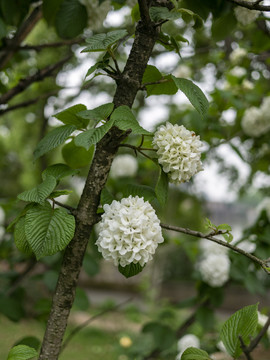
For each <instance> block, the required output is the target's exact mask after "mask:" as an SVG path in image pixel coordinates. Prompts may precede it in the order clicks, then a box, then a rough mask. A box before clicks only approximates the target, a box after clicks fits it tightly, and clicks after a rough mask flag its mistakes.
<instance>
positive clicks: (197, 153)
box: [153, 122, 203, 184]
mask: <svg viewBox="0 0 270 360" xmlns="http://www.w3.org/2000/svg"><path fill="white" fill-rule="evenodd" d="M153 147H154V149H157V155H158V162H159V163H160V164H161V165H162V167H163V170H164V172H166V173H168V176H169V180H170V182H172V183H174V184H180V183H182V182H185V181H189V179H190V178H191V177H192V176H193V175H195V174H196V173H198V172H199V171H201V170H203V168H202V163H201V147H202V142H201V141H200V137H199V136H196V135H195V133H194V132H193V131H189V130H187V129H186V128H185V127H184V126H183V125H177V124H176V125H172V124H171V123H169V122H167V123H166V125H161V126H160V127H159V128H158V129H157V131H156V132H155V135H154V138H153Z"/></svg>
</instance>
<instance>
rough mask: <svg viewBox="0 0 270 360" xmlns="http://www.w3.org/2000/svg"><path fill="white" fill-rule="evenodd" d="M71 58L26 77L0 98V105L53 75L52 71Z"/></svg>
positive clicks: (67, 57)
mask: <svg viewBox="0 0 270 360" xmlns="http://www.w3.org/2000/svg"><path fill="white" fill-rule="evenodd" d="M71 57H72V55H68V56H66V57H65V58H64V59H62V60H60V61H58V62H57V63H56V64H53V65H49V66H46V67H45V68H43V69H41V70H38V71H37V72H36V73H35V74H34V75H32V76H28V77H27V78H25V79H21V80H20V81H19V83H18V84H17V85H16V86H14V87H13V88H12V89H10V90H8V91H7V92H6V93H5V94H4V95H2V96H1V97H0V104H6V103H7V102H8V101H9V100H11V99H12V98H13V97H14V96H16V95H18V94H20V93H21V92H23V91H24V90H25V89H27V88H28V87H29V86H30V85H32V84H33V83H34V82H38V81H42V80H44V79H45V78H46V77H49V76H51V75H53V73H54V71H55V70H57V69H59V68H61V67H62V66H63V65H64V64H65V63H66V62H67V61H68V60H70V59H71Z"/></svg>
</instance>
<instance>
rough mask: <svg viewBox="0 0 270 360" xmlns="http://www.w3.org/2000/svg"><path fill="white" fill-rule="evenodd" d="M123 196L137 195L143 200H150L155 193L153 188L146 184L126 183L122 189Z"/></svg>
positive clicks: (153, 197) (154, 196)
mask: <svg viewBox="0 0 270 360" xmlns="http://www.w3.org/2000/svg"><path fill="white" fill-rule="evenodd" d="M122 193H123V197H128V196H129V195H132V196H139V197H143V198H144V200H145V201H152V200H154V199H155V198H156V193H155V191H154V189H153V188H151V187H150V186H146V185H137V184H127V185H126V186H125V187H123V189H122Z"/></svg>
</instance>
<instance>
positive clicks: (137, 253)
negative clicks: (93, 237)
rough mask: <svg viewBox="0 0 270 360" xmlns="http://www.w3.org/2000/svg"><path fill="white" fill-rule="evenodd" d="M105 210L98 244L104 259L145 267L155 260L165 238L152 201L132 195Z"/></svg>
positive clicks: (100, 224) (113, 203) (105, 206)
mask: <svg viewBox="0 0 270 360" xmlns="http://www.w3.org/2000/svg"><path fill="white" fill-rule="evenodd" d="M103 208H104V211H105V212H104V214H103V215H102V220H101V222H100V223H99V230H100V232H99V237H98V239H97V241H96V245H97V246H98V250H99V251H100V252H101V253H102V255H103V257H104V259H106V260H112V261H113V262H114V265H116V266H118V265H119V264H120V265H121V266H123V267H124V266H127V265H129V264H131V263H135V264H136V263H139V264H140V265H141V266H144V265H145V264H146V263H147V262H148V261H150V260H152V258H153V254H154V253H155V251H156V248H157V246H158V244H159V243H162V242H163V241H164V239H163V237H162V233H161V227H160V221H159V219H158V217H157V215H156V213H155V211H154V209H153V208H152V206H151V205H150V204H149V202H148V201H144V199H143V198H140V197H138V196H136V197H132V196H129V197H128V198H124V199H122V200H121V201H116V200H114V201H113V202H112V203H111V204H110V205H108V204H106V205H104V206H103Z"/></svg>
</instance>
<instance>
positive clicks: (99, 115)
mask: <svg viewBox="0 0 270 360" xmlns="http://www.w3.org/2000/svg"><path fill="white" fill-rule="evenodd" d="M113 108H114V104H113V103H107V104H103V105H101V106H98V107H97V108H95V109H92V110H85V111H81V112H80V113H79V115H80V116H81V117H82V118H83V119H87V120H88V121H89V120H94V121H96V122H98V121H100V120H107V119H108V117H109V116H110V115H111V113H112V111H113Z"/></svg>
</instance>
